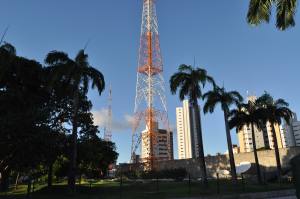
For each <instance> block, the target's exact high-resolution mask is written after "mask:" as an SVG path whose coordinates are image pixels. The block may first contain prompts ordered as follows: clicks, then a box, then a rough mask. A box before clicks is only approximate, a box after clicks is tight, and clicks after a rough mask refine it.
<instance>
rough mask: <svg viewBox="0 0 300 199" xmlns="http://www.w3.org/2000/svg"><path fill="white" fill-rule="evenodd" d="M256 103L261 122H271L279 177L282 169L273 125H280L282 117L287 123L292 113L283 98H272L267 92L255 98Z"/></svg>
mask: <svg viewBox="0 0 300 199" xmlns="http://www.w3.org/2000/svg"><path fill="white" fill-rule="evenodd" d="M257 103H258V105H259V106H260V111H261V113H262V114H263V116H264V120H263V122H264V123H265V124H266V123H267V122H269V123H270V124H271V128H272V137H273V142H274V149H275V156H276V165H277V174H278V176H279V177H280V176H281V171H282V170H281V162H280V156H279V149H278V141H277V136H276V131H275V125H280V124H281V121H282V119H284V120H285V121H286V122H287V123H289V122H290V120H291V118H292V116H293V113H292V111H291V110H290V109H289V108H288V106H289V104H288V103H287V102H286V101H285V100H283V99H278V100H274V98H273V97H272V96H271V95H270V94H269V93H267V92H266V93H265V94H263V95H262V96H261V97H259V98H258V99H257Z"/></svg>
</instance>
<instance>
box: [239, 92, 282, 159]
mask: <svg viewBox="0 0 300 199" xmlns="http://www.w3.org/2000/svg"><path fill="white" fill-rule="evenodd" d="M255 100H256V96H248V101H255ZM275 133H276V138H277V143H278V148H284V143H283V139H282V137H283V136H282V135H283V133H282V129H281V128H280V126H279V125H275ZM237 135H238V140H239V145H240V152H241V153H244V152H252V151H253V137H252V128H251V126H248V125H244V126H243V128H242V129H240V130H239V131H238V132H237ZM254 135H255V143H256V149H274V139H273V135H272V126H271V124H270V122H267V123H266V125H265V127H264V128H263V129H258V128H257V126H256V125H254Z"/></svg>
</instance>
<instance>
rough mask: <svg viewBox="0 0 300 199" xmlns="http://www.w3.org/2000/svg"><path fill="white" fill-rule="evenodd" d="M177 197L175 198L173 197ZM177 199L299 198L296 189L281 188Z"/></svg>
mask: <svg viewBox="0 0 300 199" xmlns="http://www.w3.org/2000/svg"><path fill="white" fill-rule="evenodd" d="M173 199H175V198H173ZM177 199H297V197H296V190H294V189H289V190H281V191H270V192H260V193H245V194H236V195H219V196H204V197H191V198H177Z"/></svg>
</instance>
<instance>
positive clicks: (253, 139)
mask: <svg viewBox="0 0 300 199" xmlns="http://www.w3.org/2000/svg"><path fill="white" fill-rule="evenodd" d="M251 130H252V144H253V153H254V159H255V165H256V173H257V181H258V183H259V184H262V179H261V172H260V165H259V161H258V155H257V150H256V139H255V132H254V125H253V123H251Z"/></svg>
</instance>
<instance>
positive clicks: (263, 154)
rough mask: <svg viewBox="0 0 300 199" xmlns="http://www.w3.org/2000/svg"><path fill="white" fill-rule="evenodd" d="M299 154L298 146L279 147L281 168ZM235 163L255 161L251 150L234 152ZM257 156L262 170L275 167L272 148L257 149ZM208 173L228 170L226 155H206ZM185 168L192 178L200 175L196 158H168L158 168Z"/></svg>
mask: <svg viewBox="0 0 300 199" xmlns="http://www.w3.org/2000/svg"><path fill="white" fill-rule="evenodd" d="M298 154H300V147H294V148H288V149H280V158H281V164H282V167H283V168H288V167H289V164H290V160H291V159H292V158H293V157H294V156H296V155H298ZM234 157H235V163H236V165H237V164H239V163H241V162H250V163H255V161H254V154H253V152H250V153H239V154H235V155H234ZM258 158H259V163H260V165H261V167H263V170H264V171H273V170H275V169H276V159H275V151H274V150H264V151H258ZM205 160H206V168H207V172H208V175H209V176H210V177H214V176H215V175H216V171H217V170H224V169H226V170H229V168H230V166H229V160H228V155H219V156H208V157H206V158H205ZM174 168H185V169H186V170H187V171H188V172H189V173H190V175H191V176H192V177H193V178H198V177H200V167H199V160H198V159H186V160H170V161H161V162H159V169H174Z"/></svg>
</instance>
